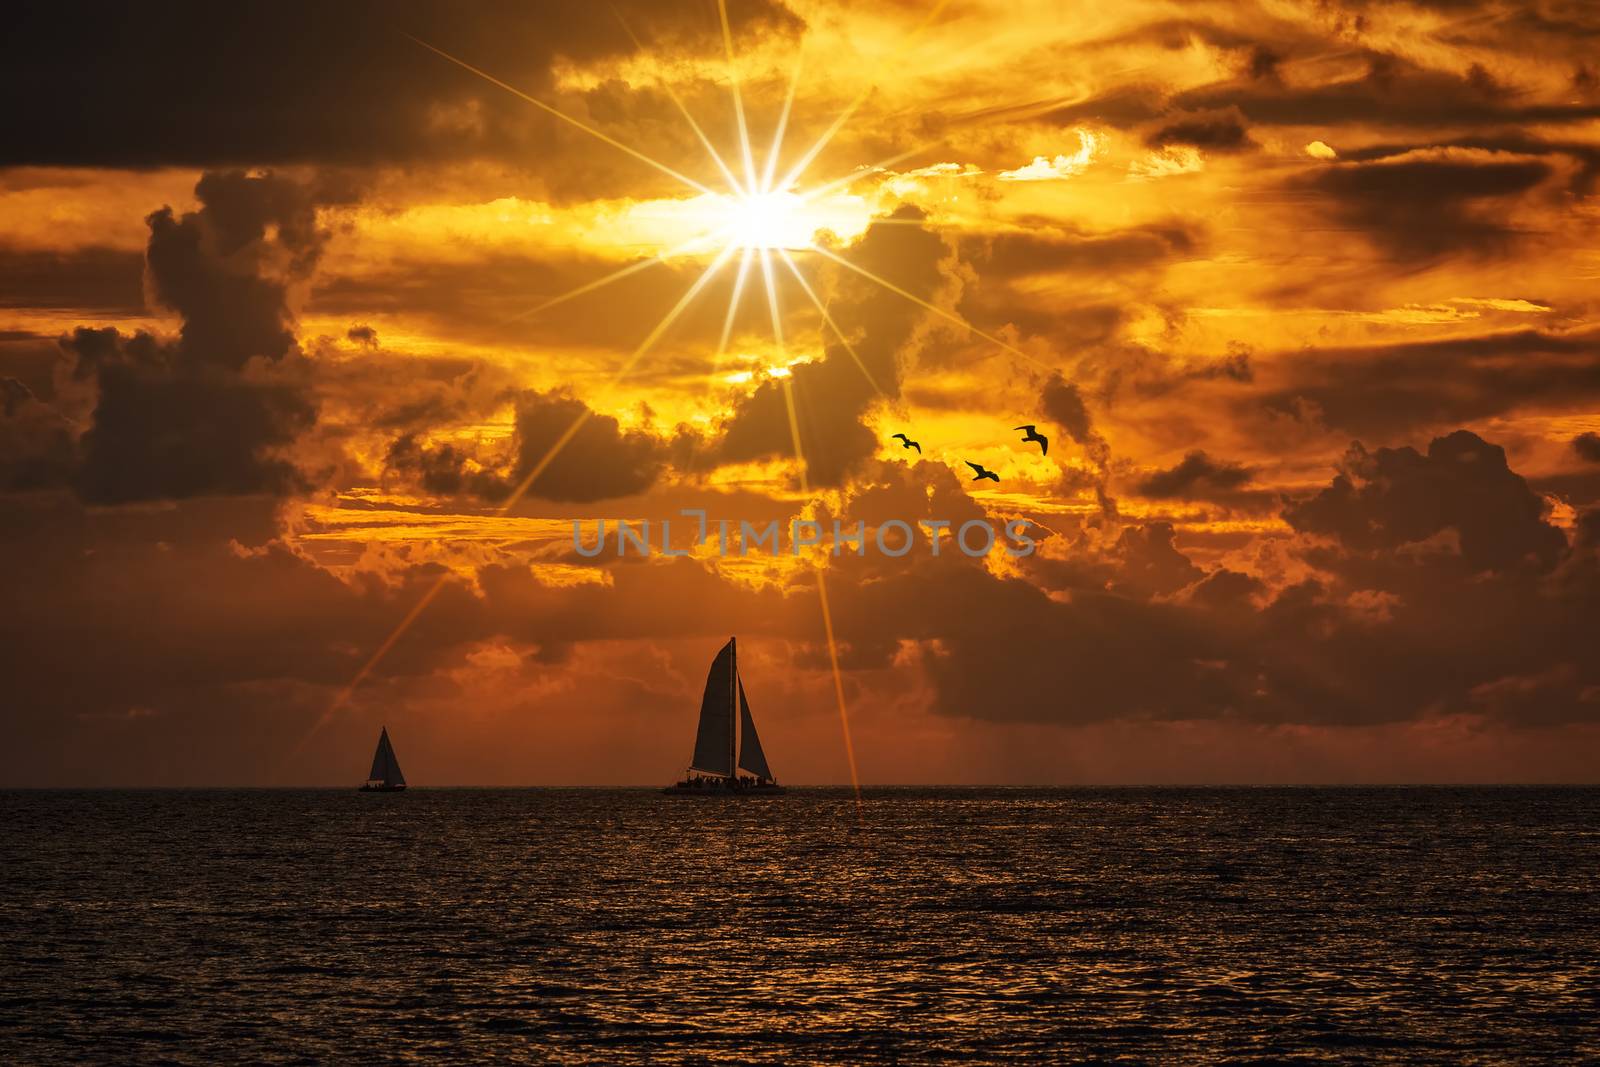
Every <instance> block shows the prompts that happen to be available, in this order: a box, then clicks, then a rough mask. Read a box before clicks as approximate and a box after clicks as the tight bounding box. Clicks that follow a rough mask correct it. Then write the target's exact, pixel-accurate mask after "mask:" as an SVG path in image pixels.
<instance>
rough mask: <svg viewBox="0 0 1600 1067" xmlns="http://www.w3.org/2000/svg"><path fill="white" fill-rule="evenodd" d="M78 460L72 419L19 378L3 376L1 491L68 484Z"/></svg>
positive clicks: (0, 383) (0, 396)
mask: <svg viewBox="0 0 1600 1067" xmlns="http://www.w3.org/2000/svg"><path fill="white" fill-rule="evenodd" d="M76 463H77V438H76V434H75V433H74V427H73V425H72V423H71V421H70V420H68V419H66V418H64V417H63V416H62V415H61V413H60V412H58V411H57V410H56V409H55V408H54V407H52V406H51V405H49V404H45V403H42V402H40V400H39V399H38V398H37V397H36V396H35V395H34V393H33V390H32V389H30V388H29V387H28V385H27V384H26V383H25V382H23V381H21V380H20V379H17V378H0V492H18V491H27V490H30V489H43V488H48V487H51V486H60V485H65V484H66V483H67V482H68V480H69V479H70V478H71V477H72V474H73V470H74V467H75V466H76Z"/></svg>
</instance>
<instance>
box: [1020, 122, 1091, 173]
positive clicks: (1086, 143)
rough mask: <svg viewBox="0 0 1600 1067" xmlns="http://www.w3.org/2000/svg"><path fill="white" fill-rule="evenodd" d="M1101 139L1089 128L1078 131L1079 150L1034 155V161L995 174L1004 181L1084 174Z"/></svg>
mask: <svg viewBox="0 0 1600 1067" xmlns="http://www.w3.org/2000/svg"><path fill="white" fill-rule="evenodd" d="M1099 146H1100V139H1099V138H1098V137H1096V136H1095V135H1094V134H1092V133H1090V132H1089V131H1088V130H1079V131H1078V150H1077V151H1076V152H1073V153H1071V154H1070V155H1057V156H1055V157H1054V158H1051V157H1048V156H1034V157H1033V162H1031V163H1028V164H1026V165H1025V166H1021V167H1017V168H1016V169H1015V170H1003V171H1001V172H1000V173H999V174H997V175H995V176H996V177H997V178H999V179H1000V180H1001V181H1003V182H1054V181H1062V180H1064V179H1066V178H1071V177H1073V176H1074V175H1077V174H1082V173H1083V171H1084V169H1085V168H1086V167H1088V166H1089V164H1090V163H1092V162H1094V157H1095V155H1096V153H1097V151H1098V149H1099Z"/></svg>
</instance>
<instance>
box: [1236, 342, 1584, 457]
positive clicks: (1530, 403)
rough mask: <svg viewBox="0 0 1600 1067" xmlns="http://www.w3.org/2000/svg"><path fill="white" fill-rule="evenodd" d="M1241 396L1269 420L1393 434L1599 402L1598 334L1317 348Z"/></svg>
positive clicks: (1383, 436)
mask: <svg viewBox="0 0 1600 1067" xmlns="http://www.w3.org/2000/svg"><path fill="white" fill-rule="evenodd" d="M1263 384H1264V385H1265V389H1264V391H1263V392H1261V393H1259V394H1255V395H1252V396H1251V397H1249V398H1247V399H1245V400H1242V401H1241V402H1240V404H1241V410H1245V409H1246V408H1255V409H1258V410H1265V411H1267V412H1269V413H1272V414H1273V416H1274V417H1277V416H1288V417H1291V418H1295V419H1299V420H1304V421H1310V422H1318V423H1321V424H1323V425H1325V426H1326V427H1328V428H1330V429H1335V430H1340V431H1344V432H1347V433H1350V434H1352V435H1355V436H1366V437H1377V438H1379V439H1385V440H1386V439H1391V438H1393V437H1396V436H1405V435H1409V434H1412V433H1415V432H1427V431H1430V430H1432V429H1435V428H1438V427H1441V426H1445V425H1452V424H1453V425H1459V424H1460V423H1462V422H1465V421H1470V420H1474V419H1481V418H1485V417H1488V416H1492V415H1497V414H1502V413H1505V412H1509V411H1512V410H1516V409H1518V408H1525V407H1526V408H1531V407H1543V408H1546V409H1551V410H1570V409H1572V408H1574V407H1577V406H1581V405H1584V404H1590V403H1593V402H1595V401H1596V400H1597V399H1600V335H1597V334H1596V333H1595V332H1594V331H1592V330H1591V331H1583V332H1574V333H1555V332H1548V331H1541V330H1517V331H1513V332H1501V333H1491V334H1481V335H1479V336H1476V337H1457V338H1447V339H1443V340H1437V341H1418V342H1413V343H1410V344H1399V345H1381V346H1373V347H1369V348H1314V349H1306V350H1304V351H1301V352H1299V353H1296V356H1295V358H1294V359H1293V360H1291V361H1289V362H1288V363H1286V364H1281V365H1278V366H1277V367H1276V369H1275V370H1274V372H1273V373H1272V375H1271V380H1268V381H1265V382H1264V383H1263Z"/></svg>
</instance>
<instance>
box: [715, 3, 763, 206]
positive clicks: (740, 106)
mask: <svg viewBox="0 0 1600 1067" xmlns="http://www.w3.org/2000/svg"><path fill="white" fill-rule="evenodd" d="M717 15H718V17H719V18H721V20H722V46H723V48H724V50H726V52H727V53H728V81H729V83H730V84H731V85H732V86H733V114H734V118H735V119H736V120H737V121H738V123H739V152H740V155H742V156H743V157H744V174H745V190H746V193H745V195H747V196H748V195H751V194H753V193H754V192H755V191H756V157H755V155H754V154H753V153H752V152H751V151H750V124H749V123H748V122H746V121H745V118H744V94H743V93H742V92H740V91H739V68H738V67H737V66H736V65H735V64H734V60H733V30H732V28H730V27H729V25H728V0H717Z"/></svg>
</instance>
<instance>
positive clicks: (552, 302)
mask: <svg viewBox="0 0 1600 1067" xmlns="http://www.w3.org/2000/svg"><path fill="white" fill-rule="evenodd" d="M727 233H728V228H727V227H723V228H722V229H720V230H707V231H706V232H705V233H702V234H699V235H697V236H695V237H691V238H689V239H688V240H687V241H684V242H683V243H682V244H679V245H675V246H673V247H672V248H669V249H667V250H666V251H665V252H657V253H656V254H655V255H653V256H651V257H650V258H649V259H641V260H639V261H638V262H637V263H630V264H628V265H627V266H626V267H623V268H621V269H620V270H614V271H612V272H611V273H610V274H607V275H606V276H605V277H603V278H596V279H595V280H594V281H592V282H584V283H583V284H582V285H580V286H578V287H577V288H576V289H569V290H567V291H566V292H564V293H562V294H561V295H560V296H553V297H551V298H550V299H549V300H546V301H545V302H544V303H542V304H539V305H537V306H535V307H531V308H529V309H528V310H526V311H519V312H518V313H517V314H515V315H513V316H511V318H510V319H509V320H508V321H510V322H521V321H522V320H523V319H528V318H532V317H533V316H535V315H537V314H539V313H540V312H541V311H548V310H549V309H550V308H553V307H555V306H556V305H557V304H564V303H566V302H567V301H568V300H571V299H573V298H574V297H579V296H583V295H584V294H585V293H592V292H594V291H595V290H596V289H600V288H603V287H605V286H607V285H610V284H611V283H612V282H619V281H621V280H622V279H624V278H627V277H629V276H631V275H634V274H638V273H639V272H640V271H642V270H647V269H649V268H650V267H654V266H656V265H657V264H660V263H665V262H666V261H667V260H669V259H672V258H673V257H674V256H680V255H683V254H684V253H685V252H687V251H688V250H689V249H691V248H693V247H694V246H695V245H698V244H705V243H711V242H715V241H717V240H719V239H721V238H722V237H723V236H724V235H726V234H727Z"/></svg>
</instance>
